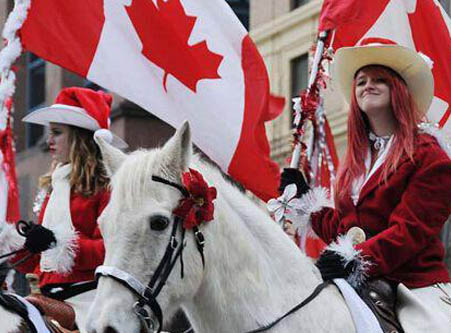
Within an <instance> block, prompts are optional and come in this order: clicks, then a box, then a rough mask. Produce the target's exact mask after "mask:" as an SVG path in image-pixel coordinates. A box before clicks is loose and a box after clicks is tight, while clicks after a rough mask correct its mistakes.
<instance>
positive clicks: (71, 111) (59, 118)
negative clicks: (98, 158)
mask: <svg viewBox="0 0 451 333" xmlns="http://www.w3.org/2000/svg"><path fill="white" fill-rule="evenodd" d="M22 121H24V122H26V123H31V124H37V125H42V126H49V125H50V123H59V124H65V125H71V126H76V127H80V128H84V129H87V130H90V131H93V132H95V131H96V130H98V129H100V126H99V123H98V122H97V120H95V119H94V118H93V117H91V116H90V115H88V114H87V113H86V111H85V110H84V109H82V108H79V107H74V106H70V105H64V104H53V105H51V106H48V107H45V108H42V109H38V110H36V111H33V112H31V113H30V114H28V115H26V116H25V117H24V118H22ZM112 134H113V133H112ZM111 144H112V145H113V146H115V147H117V148H120V149H125V148H127V147H128V144H127V143H126V142H125V141H124V140H122V139H121V138H120V137H118V136H117V135H115V134H113V142H112V143H111Z"/></svg>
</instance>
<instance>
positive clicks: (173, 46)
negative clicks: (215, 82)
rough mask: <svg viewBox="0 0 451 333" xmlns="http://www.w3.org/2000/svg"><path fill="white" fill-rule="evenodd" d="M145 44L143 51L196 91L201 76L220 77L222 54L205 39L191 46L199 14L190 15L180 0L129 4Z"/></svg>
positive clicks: (134, 23)
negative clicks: (192, 34) (208, 44)
mask: <svg viewBox="0 0 451 333" xmlns="http://www.w3.org/2000/svg"><path fill="white" fill-rule="evenodd" d="M125 9H126V11H127V14H128V16H129V17H130V19H131V21H132V23H133V26H134V27H135V30H136V32H137V33H138V36H139V38H140V40H141V42H142V44H143V49H142V54H143V55H144V56H145V57H146V58H147V59H149V60H150V61H151V62H153V63H154V64H156V65H157V66H158V67H160V68H162V69H163V70H164V78H163V86H164V89H165V90H166V80H167V77H168V75H169V74H171V75H172V76H174V77H175V78H177V79H178V80H179V81H180V82H182V83H183V84H184V85H185V86H187V87H188V88H189V89H191V90H192V91H194V92H196V86H197V82H198V81H199V80H201V79H219V78H221V77H220V76H219V74H218V68H219V65H220V63H221V61H222V59H223V56H222V55H219V54H216V53H213V52H211V51H210V50H209V49H208V46H207V42H206V41H205V40H204V41H202V42H200V43H197V44H194V45H188V39H189V37H190V35H191V32H192V30H193V28H194V24H195V22H196V19H197V18H196V17H194V16H189V15H186V13H185V10H184V8H183V6H182V4H181V3H180V0H166V1H163V0H157V5H155V4H154V2H153V1H152V0H133V3H132V4H131V5H130V6H128V7H127V6H126V7H125Z"/></svg>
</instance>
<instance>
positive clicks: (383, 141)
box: [368, 132, 391, 151]
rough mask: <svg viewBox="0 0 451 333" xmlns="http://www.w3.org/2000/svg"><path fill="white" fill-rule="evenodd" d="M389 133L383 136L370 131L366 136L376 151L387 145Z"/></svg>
mask: <svg viewBox="0 0 451 333" xmlns="http://www.w3.org/2000/svg"><path fill="white" fill-rule="evenodd" d="M390 137H391V136H390V135H385V136H377V135H376V134H374V133H373V132H370V133H369V135H368V138H369V139H370V141H371V142H372V143H373V147H374V149H375V150H377V151H383V150H384V149H385V147H386V146H387V143H388V141H389V140H390Z"/></svg>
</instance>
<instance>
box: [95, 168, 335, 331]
mask: <svg viewBox="0 0 451 333" xmlns="http://www.w3.org/2000/svg"><path fill="white" fill-rule="evenodd" d="M152 180H153V181H156V182H159V183H163V184H166V185H169V186H172V187H174V188H176V189H178V190H179V191H180V192H181V193H182V195H183V196H184V197H188V196H189V195H190V194H189V192H188V190H187V189H186V188H185V187H183V186H182V185H179V184H177V183H174V182H171V181H169V180H167V179H164V178H161V177H158V176H152ZM179 224H180V225H181V226H182V235H181V242H180V244H179V242H178V241H177V230H178V225H179ZM185 231H186V229H185V228H184V227H183V220H182V218H181V217H179V216H175V218H174V224H173V226H172V232H171V237H170V239H169V242H168V245H167V246H166V251H165V253H164V255H163V258H162V259H161V261H160V263H159V264H158V266H157V269H156V270H155V272H154V274H153V276H152V278H151V280H150V282H149V284H148V285H147V286H145V285H143V284H142V283H141V282H140V281H139V280H138V279H136V278H135V277H134V276H133V275H131V274H129V273H127V272H125V271H123V270H121V269H119V268H116V267H113V266H99V267H97V269H96V273H95V275H96V279H99V278H100V277H102V276H103V277H110V278H112V279H114V280H116V281H117V282H119V283H121V284H122V285H123V286H125V287H126V288H127V289H128V290H130V291H131V292H132V293H133V294H135V295H136V296H137V297H138V301H137V302H135V304H134V305H133V310H134V312H135V313H136V315H137V316H138V319H139V320H140V322H141V325H142V326H143V327H145V328H146V329H147V332H155V330H156V331H157V333H160V332H161V329H162V326H163V312H162V311H161V307H160V305H159V304H158V302H157V299H156V298H157V297H158V295H159V294H160V292H161V289H162V288H163V286H164V285H165V283H166V281H167V279H168V278H169V275H170V274H171V272H172V269H173V268H174V265H175V263H176V262H177V259H178V258H180V263H181V276H182V278H183V259H182V258H183V257H182V251H183V248H184V247H185ZM193 231H194V236H195V237H194V238H195V240H196V244H197V249H198V251H199V253H200V255H201V258H202V265H203V266H204V267H205V259H204V254H203V247H204V244H205V239H204V236H203V234H202V233H201V232H200V230H199V229H198V228H197V227H194V228H193ZM331 283H332V282H331V281H324V282H322V283H320V284H319V285H317V286H316V288H315V289H314V290H313V292H312V293H311V294H310V295H309V296H308V297H307V298H305V299H304V300H303V301H302V302H300V303H299V304H297V305H296V306H295V307H293V308H292V309H291V310H289V311H288V312H286V313H285V314H284V315H283V316H280V317H279V318H277V319H276V320H274V321H272V322H270V323H269V324H267V325H264V326H260V327H259V328H257V329H254V330H252V331H248V332H246V333H258V332H264V331H267V330H269V329H271V328H272V327H274V326H275V325H277V324H278V323H279V322H280V321H282V320H283V319H285V318H286V317H287V316H289V315H291V314H293V313H295V312H296V311H298V310H299V309H301V308H303V307H304V306H305V305H307V304H309V303H310V302H311V301H312V300H313V299H315V298H316V296H318V295H319V294H320V293H321V291H322V290H324V289H325V288H326V287H327V286H328V285H330V284H331ZM146 305H147V306H149V307H150V309H151V311H152V314H153V316H151V315H150V314H149V313H148V312H147V310H146V309H145V306H146ZM155 319H156V320H157V322H155Z"/></svg>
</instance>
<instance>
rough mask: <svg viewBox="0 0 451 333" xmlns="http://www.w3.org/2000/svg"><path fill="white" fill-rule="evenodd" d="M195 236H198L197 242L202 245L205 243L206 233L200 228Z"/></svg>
mask: <svg viewBox="0 0 451 333" xmlns="http://www.w3.org/2000/svg"><path fill="white" fill-rule="evenodd" d="M194 237H195V238H196V242H197V244H199V245H202V246H203V245H204V244H205V237H204V234H203V233H202V232H201V231H200V230H197V231H196V232H195V233H194Z"/></svg>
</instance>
